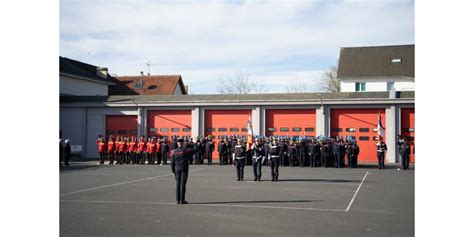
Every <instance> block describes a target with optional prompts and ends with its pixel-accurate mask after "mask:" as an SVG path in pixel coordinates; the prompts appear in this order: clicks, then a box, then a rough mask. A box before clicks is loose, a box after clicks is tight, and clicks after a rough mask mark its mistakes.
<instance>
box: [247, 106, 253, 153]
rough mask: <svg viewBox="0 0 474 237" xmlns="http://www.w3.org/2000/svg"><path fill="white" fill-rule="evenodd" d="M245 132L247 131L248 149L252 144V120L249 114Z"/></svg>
mask: <svg viewBox="0 0 474 237" xmlns="http://www.w3.org/2000/svg"><path fill="white" fill-rule="evenodd" d="M247 131H248V135H247V144H248V147H250V146H251V145H252V144H253V127H252V119H251V118H250V114H249V119H248V121H247Z"/></svg>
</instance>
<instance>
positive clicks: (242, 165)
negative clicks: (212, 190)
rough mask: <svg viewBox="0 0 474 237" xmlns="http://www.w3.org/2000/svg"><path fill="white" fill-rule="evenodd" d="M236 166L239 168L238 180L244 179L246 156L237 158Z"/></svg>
mask: <svg viewBox="0 0 474 237" xmlns="http://www.w3.org/2000/svg"><path fill="white" fill-rule="evenodd" d="M235 164H236V165H235V167H236V169H237V180H244V168H245V157H241V158H240V159H238V158H237V157H236V158H235Z"/></svg>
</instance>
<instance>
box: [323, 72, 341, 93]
mask: <svg viewBox="0 0 474 237" xmlns="http://www.w3.org/2000/svg"><path fill="white" fill-rule="evenodd" d="M324 84H325V88H324V89H325V90H326V91H327V92H341V80H339V79H337V65H336V66H332V67H331V68H330V69H329V70H327V71H325V72H324Z"/></svg>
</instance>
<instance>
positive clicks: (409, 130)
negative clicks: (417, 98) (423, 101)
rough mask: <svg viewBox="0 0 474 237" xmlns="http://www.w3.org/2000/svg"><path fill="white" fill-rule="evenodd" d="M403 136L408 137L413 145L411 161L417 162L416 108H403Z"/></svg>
mask: <svg viewBox="0 0 474 237" xmlns="http://www.w3.org/2000/svg"><path fill="white" fill-rule="evenodd" d="M401 117H402V121H401V122H402V133H401V134H400V135H401V136H402V137H408V142H409V143H410V146H411V151H410V154H411V155H410V162H415V154H414V149H415V108H402V115H401Z"/></svg>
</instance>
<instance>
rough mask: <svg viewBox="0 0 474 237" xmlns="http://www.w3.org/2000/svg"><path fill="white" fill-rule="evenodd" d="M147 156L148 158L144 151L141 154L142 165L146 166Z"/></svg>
mask: <svg viewBox="0 0 474 237" xmlns="http://www.w3.org/2000/svg"><path fill="white" fill-rule="evenodd" d="M145 156H146V152H144V151H142V152H140V159H139V162H140V165H144V164H145Z"/></svg>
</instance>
